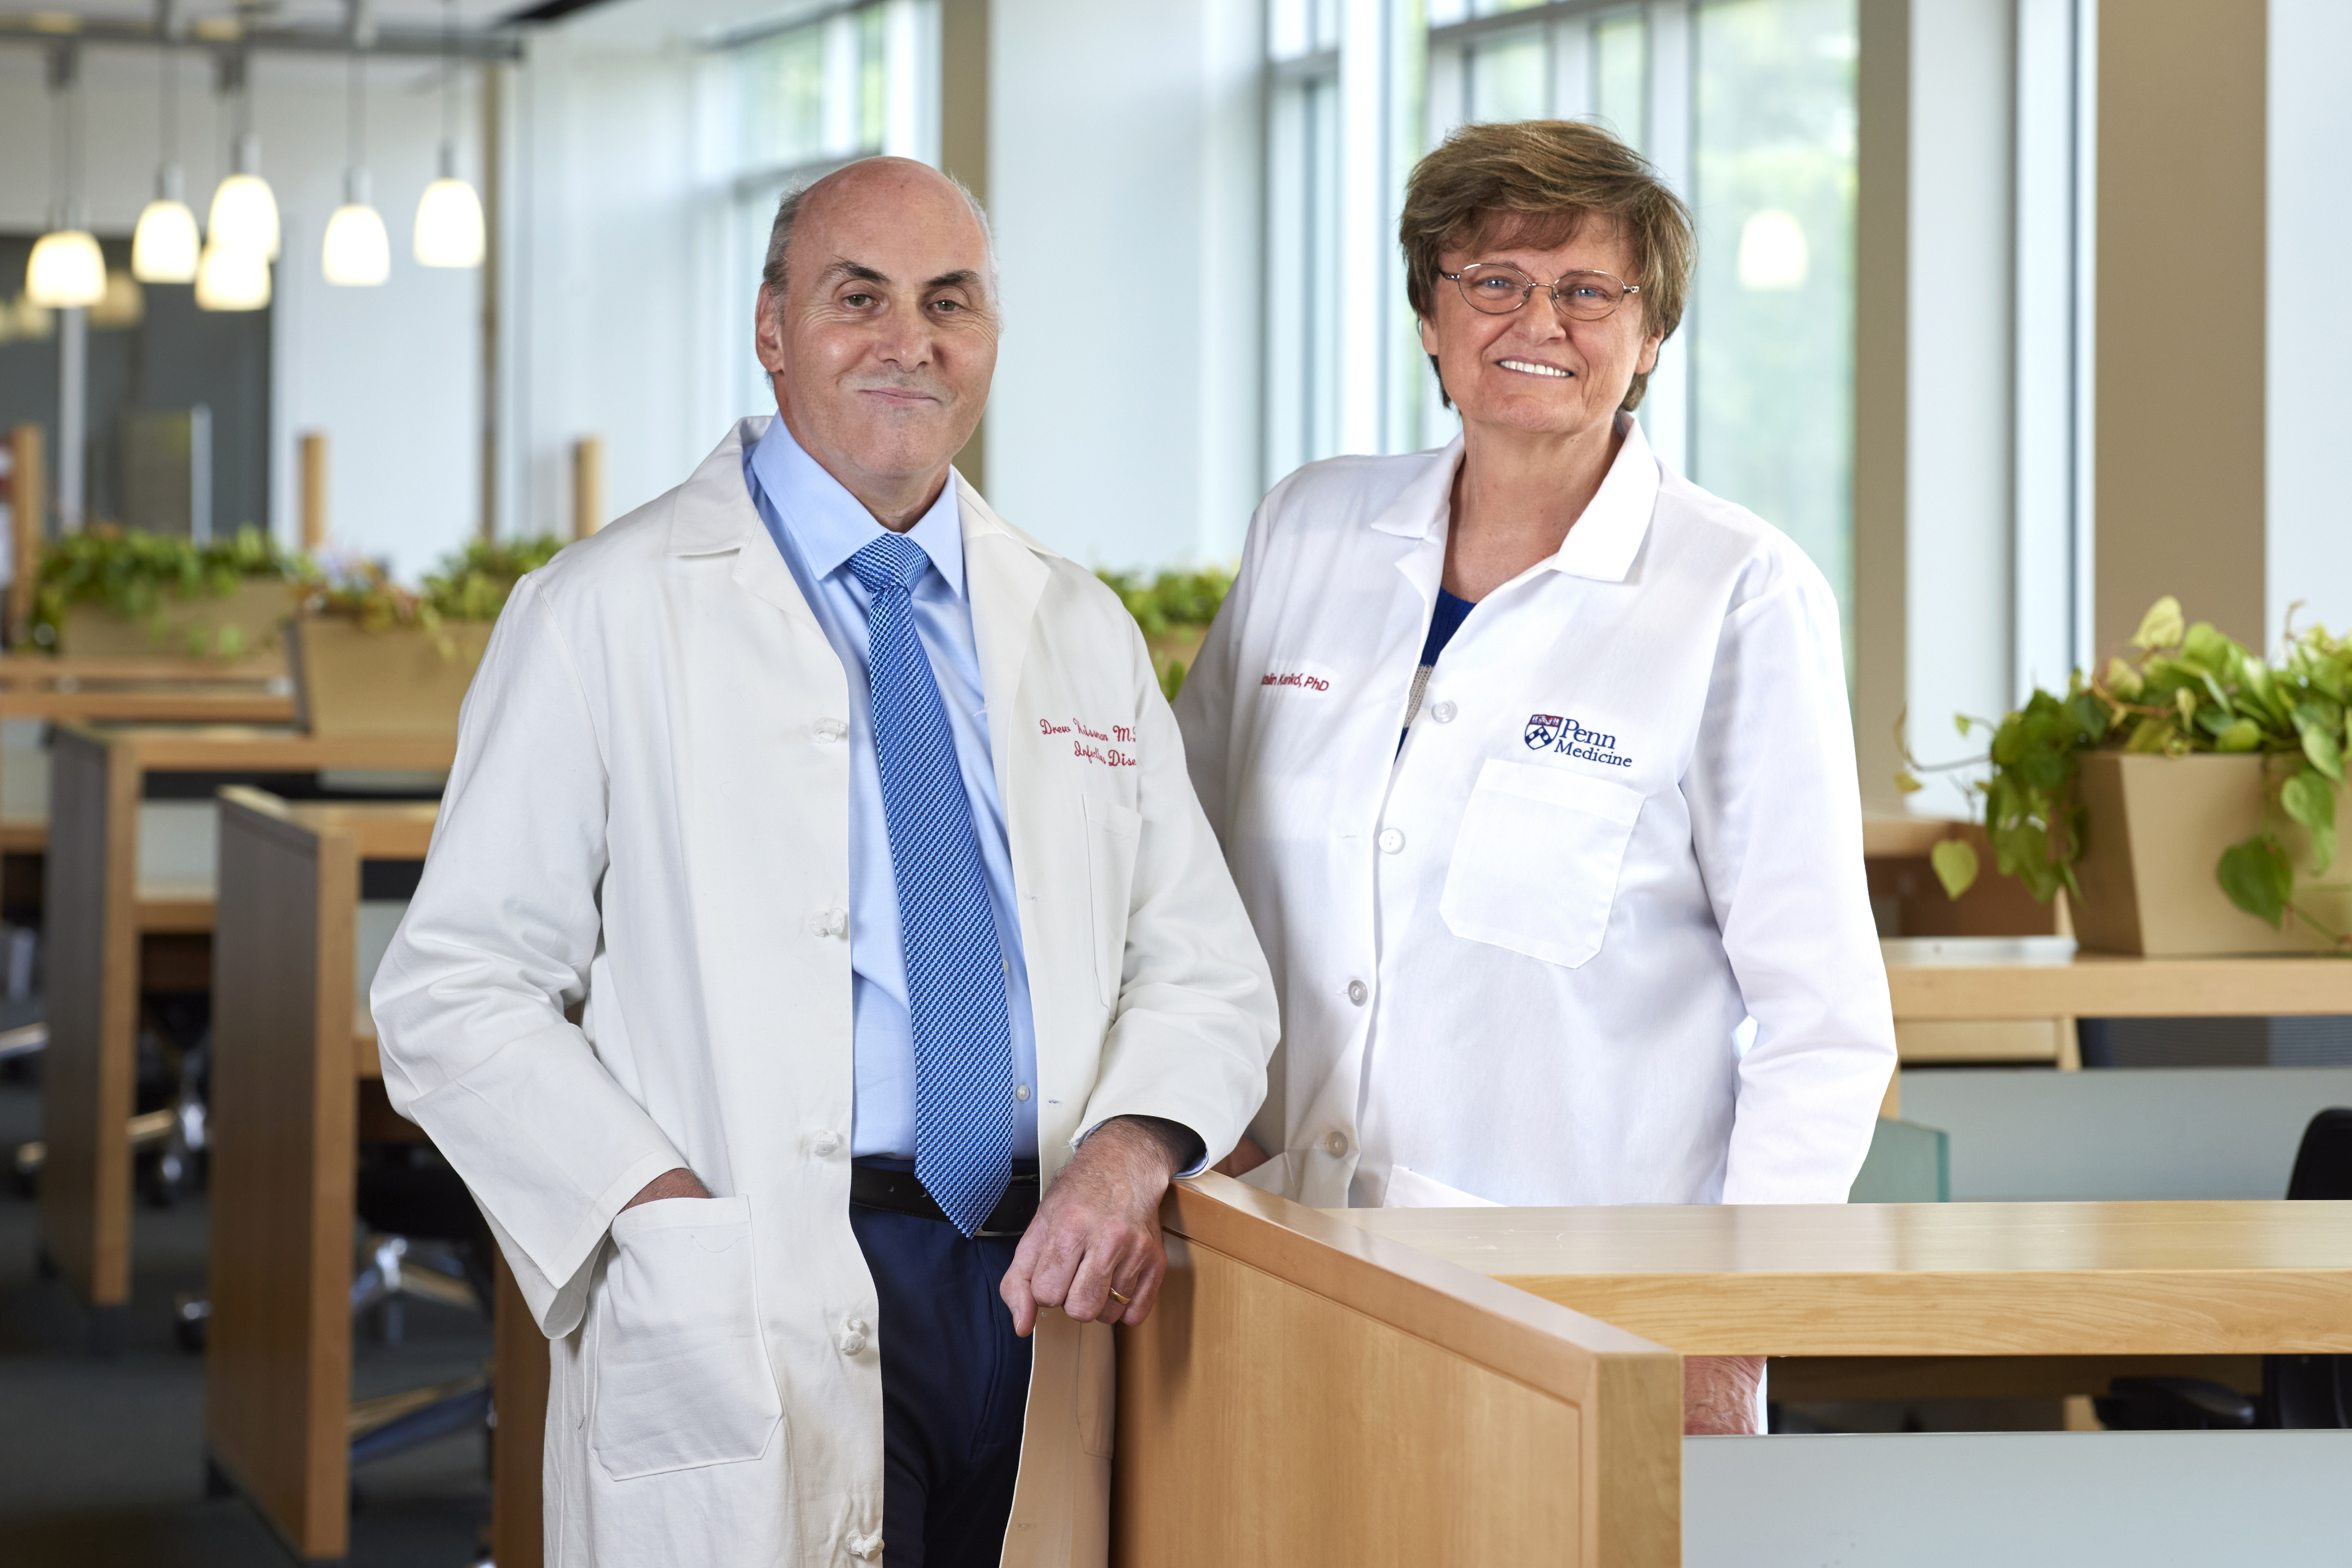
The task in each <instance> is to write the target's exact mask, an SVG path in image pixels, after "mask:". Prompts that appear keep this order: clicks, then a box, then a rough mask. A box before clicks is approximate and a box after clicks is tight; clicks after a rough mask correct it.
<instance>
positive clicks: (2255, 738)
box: [2213, 718, 2263, 751]
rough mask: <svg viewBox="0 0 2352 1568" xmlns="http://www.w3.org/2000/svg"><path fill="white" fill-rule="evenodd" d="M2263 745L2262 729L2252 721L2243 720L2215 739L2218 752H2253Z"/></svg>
mask: <svg viewBox="0 0 2352 1568" xmlns="http://www.w3.org/2000/svg"><path fill="white" fill-rule="evenodd" d="M2262 743H2263V730H2262V727H2261V726H2260V725H2258V724H2256V723H2255V722H2254V721H2253V720H2252V719H2250V718H2242V719H2240V720H2238V721H2237V722H2236V723H2235V724H2232V725H2230V726H2228V727H2226V728H2224V729H2223V730H2222V731H2221V734H2219V735H2217V736H2215V737H2213V749H2214V750H2216V751H2252V750H2253V749H2254V748H2255V747H2258V746H2260V745H2262Z"/></svg>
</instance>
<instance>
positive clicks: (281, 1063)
mask: <svg viewBox="0 0 2352 1568" xmlns="http://www.w3.org/2000/svg"><path fill="white" fill-rule="evenodd" d="M437 811H438V808H437V807H436V806H434V805H431V804H403V805H377V806H344V805H332V806H314V805H289V804H288V803H287V802H285V801H283V800H278V799H277V798H276V797H274V796H270V795H267V794H264V793H262V792H261V791H259V790H256V789H226V790H224V791H223V792H222V802H221V851H220V897H219V905H218V924H217V927H216V929H215V936H214V963H215V981H214V989H213V1041H214V1044H213V1051H214V1056H213V1068H212V1109H213V1118H212V1125H213V1127H214V1129H215V1134H214V1142H213V1153H212V1262H211V1292H212V1316H211V1319H210V1322H209V1323H208V1324H207V1329H206V1335H205V1445H206V1448H207V1452H208V1455H209V1457H210V1458H211V1459H212V1461H213V1463H214V1464H215V1465H216V1466H218V1467H219V1469H221V1471H222V1472H223V1473H225V1474H226V1476H227V1477H228V1478H229V1479H232V1480H234V1481H235V1482H236V1485H237V1486H238V1487H239V1488H240V1489H241V1490H243V1491H244V1492H245V1494H246V1495H247V1497H249V1498H250V1499H251V1500H253V1502H254V1505H255V1506H256V1507H257V1508H259V1509H260V1510H261V1511H262V1512H263V1513H264V1514H266V1515H267V1516H268V1519H269V1521H270V1522H271V1524H272V1525H274V1526H275V1527H276V1528H277V1529H278V1531H279V1532H280V1534H281V1535H282V1536H283V1537H284V1538H285V1539H286V1540H287V1541H288V1542H291V1543H292V1544H293V1545H294V1546H295V1547H296V1548H297V1549H298V1554H299V1556H300V1557H301V1558H302V1559H304V1560H305V1561H310V1560H313V1559H335V1558H341V1557H342V1556H344V1555H345V1554H346V1552H347V1551H348V1549H349V1544H350V1500H351V1465H350V1438H349V1435H348V1423H349V1418H350V1414H351V1407H352V1396H351V1388H352V1307H351V1301H352V1258H353V1255H354V1241H355V1238H354V1228H355V1223H356V1221H355V1218H354V1215H353V1206H354V1203H355V1201H356V1199H355V1197H354V1167H355V1165H356V1162H357V1159H358V1154H359V1137H360V1126H359V1121H360V1111H359V1105H360V1090H361V1085H362V1082H364V1081H366V1080H368V1079H370V1078H380V1077H381V1076H382V1071H381V1069H380V1068H379V1066H378V1065H377V1061H376V1053H375V1030H374V1027H373V1024H372V1023H370V1022H368V1021H367V1016H366V998H364V997H363V996H362V995H360V994H359V986H360V977H359V976H358V973H357V967H358V943H357V913H358V908H359V902H360V885H361V871H360V868H361V865H362V862H383V861H418V860H422V859H423V858H424V856H425V846H426V844H427V843H428V841H430V839H431V837H432V832H433V824H434V821H435V818H436V814H437ZM541 1359H542V1361H543V1360H544V1345H543V1343H542V1347H541Z"/></svg>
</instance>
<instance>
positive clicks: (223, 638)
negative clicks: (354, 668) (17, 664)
mask: <svg viewBox="0 0 2352 1568" xmlns="http://www.w3.org/2000/svg"><path fill="white" fill-rule="evenodd" d="M307 570H308V563H306V562H305V561H304V559H302V558H301V557H300V556H299V555H296V554H293V553H291V552H289V551H287V550H283V549H279V548H278V543H277V541H276V540H275V539H273V538H270V537H269V535H268V534H267V533H265V532H263V531H262V530H261V529H259V528H254V527H252V526H251V525H250V524H248V525H247V526H246V527H244V528H239V529H237V530H236V533H235V534H233V535H231V536H230V537H228V538H225V539H215V540H213V541H212V542H211V543H208V544H202V545H199V544H196V543H194V542H193V541H191V540H188V539H184V538H177V537H176V536H173V535H171V534H154V533H147V532H144V531H141V530H136V529H124V528H115V527H113V526H112V525H110V524H105V523H98V524H93V525H91V526H90V527H89V528H84V529H83V530H81V531H80V532H79V533H72V534H68V535H66V536H65V537H64V538H57V539H51V540H49V541H48V542H47V544H45V545H43V546H42V547H41V563H40V569H39V572H38V575H37V579H36V581H35V587H34V591H33V624H32V629H31V630H32V642H33V645H34V646H35V647H37V648H39V649H41V650H43V651H44V652H47V653H58V652H63V651H67V650H65V648H64V635H65V623H66V618H67V616H68V613H69V612H71V610H72V609H73V607H74V606H76V605H85V604H102V605H104V606H105V607H106V608H107V609H108V610H110V611H111V612H114V613H115V614H116V615H119V616H121V618H122V619H123V620H125V621H133V622H143V623H145V624H146V625H147V626H148V628H149V630H150V632H151V633H152V635H154V636H155V637H156V639H157V640H158V641H160V640H161V639H162V638H163V636H164V635H165V634H166V632H167V630H168V618H169V612H170V611H171V610H172V609H173V607H174V606H175V605H184V604H188V603H191V602H194V601H198V600H202V599H207V598H209V599H226V598H227V597H228V596H229V595H230V594H233V593H235V592H236V591H237V588H238V587H239V586H240V585H241V584H243V583H245V582H247V581H249V580H255V579H261V580H273V581H284V582H289V583H292V582H295V581H298V580H300V579H301V578H302V577H303V576H304V575H305V573H306V571H307ZM291 607H292V605H291V594H290V591H289V609H290V608H291ZM188 635H189V638H190V641H191V645H190V646H189V647H188V648H187V649H185V650H184V652H187V653H192V654H194V655H198V656H203V655H206V654H210V655H214V656H216V657H220V658H228V659H233V658H236V657H237V656H238V655H239V654H242V653H246V652H247V648H246V646H245V633H244V631H243V629H242V628H240V627H238V626H236V625H233V624H232V625H223V626H220V627H218V628H216V629H215V628H203V627H195V628H191V629H190V630H189V633H188ZM175 651H178V650H175Z"/></svg>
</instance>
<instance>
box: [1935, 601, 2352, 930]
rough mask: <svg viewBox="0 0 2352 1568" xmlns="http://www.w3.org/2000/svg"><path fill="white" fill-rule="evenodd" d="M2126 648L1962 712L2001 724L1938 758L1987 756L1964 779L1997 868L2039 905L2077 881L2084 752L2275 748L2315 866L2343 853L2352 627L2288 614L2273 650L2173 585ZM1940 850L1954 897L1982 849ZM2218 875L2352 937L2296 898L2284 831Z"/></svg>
mask: <svg viewBox="0 0 2352 1568" xmlns="http://www.w3.org/2000/svg"><path fill="white" fill-rule="evenodd" d="M2132 647H2133V649H2134V650H2135V656H2134V657H2132V658H2130V659H2123V658H2116V659H2112V660H2110V661H2108V664H2107V667H2106V671H2105V674H2102V675H2100V676H2098V677H2096V678H2095V679H2090V680H2085V679H2084V676H2083V674H2082V673H2081V672H2080V671H2077V672H2075V674H2074V677H2073V679H2072V680H2071V681H2070V682H2069V683H2068V686H2067V690H2066V692H2065V694H2064V695H2058V694H2056V693H2053V692H2047V691H2037V692H2035V693H2034V694H2033V695H2032V698H2031V699H2030V700H2029V701H2028V702H2027V703H2026V705H2025V706H2023V707H2022V708H2020V709H2018V710H2017V711H2016V712H2014V713H2011V714H2010V715H2009V716H2006V717H2005V718H2003V719H2001V720H2000V723H1998V724H1995V723H1993V722H1992V721H1991V720H1990V719H1981V718H1971V717H1969V716H1967V715H1965V714H1963V715H1960V716H1958V717H1957V718H1956V719H1955V721H1954V722H1955V724H1956V725H1957V726H1958V729H1959V732H1960V733H1961V734H1962V735H1963V736H1967V735H1972V734H1975V733H1977V732H1979V731H1983V732H1986V733H1989V734H1990V736H1991V737H1992V744H1991V747H1990V750H1989V752H1988V754H1987V755H1986V756H1985V757H1983V758H1970V759H1969V760H1968V761H1964V762H1958V763H1948V764H1944V765H1942V767H1943V768H1967V767H1975V766H1982V765H1984V764H1986V763H1990V768H1991V772H1990V777H1988V778H1986V779H1980V780H1978V781H1976V782H1973V783H1971V784H1969V786H1968V787H1967V788H1968V789H1969V792H1970V794H1971V795H1972V796H1981V797H1982V800H1983V810H1984V824H1985V831H1986V834H1987V836H1988V837H1989V838H1990V840H1991V841H1992V848H1993V855H1994V860H1995V863H1996V865H1997V866H1998V868H1999V870H2000V873H2002V874H2003V875H2005V876H2013V877H2015V878H2017V879H2018V880H2019V881H2021V882H2022V883H2025V885H2026V888H2027V890H2028V891H2029V892H2031V893H2032V894H2033V896H2034V897H2035V898H2037V899H2040V900H2041V901H2042V902H2043V903H2045V904H2046V903H2048V902H2049V901H2050V899H2051V897H2052V895H2053V894H2055V893H2056V892H2057V891H2058V889H2059V888H2060V887H2062V886H2063V887H2064V888H2066V889H2067V890H2068V891H2069V892H2071V893H2074V894H2076V895H2078V896H2079V895H2080V894H2081V892H2082V889H2081V888H2080V887H2079V886H2077V885H2076V883H2075V881H2074V862H2076V861H2077V860H2078V859H2080V858H2081V855H2082V849H2083V833H2084V808H2083V804H2082V800H2081V796H2080V792H2079V788H2078V781H2079V779H2080V777H2081V774H2082V757H2083V754H2084V752H2086V751H2120V752H2124V753H2127V754H2135V755H2141V756H2158V757H2187V756H2190V755H2193V754H2197V753H2219V754H2235V755H2242V754H2250V753H2252V754H2260V755H2263V756H2264V757H2269V758H2277V759H2278V761H2277V762H2276V763H2275V764H2274V766H2273V778H2274V779H2275V780H2276V788H2277V790H2278V804H2279V808H2280V810H2282V811H2284V813H2285V815H2286V816H2287V817H2288V818H2289V819H2290V820H2291V821H2294V822H2296V823H2298V824H2300V825H2301V826H2302V827H2303V828H2304V829H2305V831H2307V832H2308V833H2309V835H2310V841H2311V869H2312V871H2313V872H2314V873H2324V872H2326V870H2327V868H2328V866H2329V865H2330V864H2331V863H2332V862H2334V860H2335V858H2336V789H2337V788H2338V787H2339V786H2341V785H2342V784H2343V782H2344V765H2345V754H2346V750H2347V747H2346V712H2347V705H2348V704H2352V637H2334V636H2330V635H2329V634H2328V633H2327V632H2326V630H2325V629H2324V628H2321V627H2317V626H2314V627H2311V628H2309V629H2307V630H2305V631H2304V632H2299V633H2298V632H2294V630H2293V626H2292V617H2291V616H2290V625H2289V628H2288V633H2287V638H2286V643H2285V648H2284V652H2283V653H2281V655H2280V657H2279V659H2278V660H2277V662H2276V663H2274V664H2273V663H2270V662H2267V661H2265V660H2264V659H2263V657H2262V656H2261V655H2260V654H2258V653H2253V652H2252V651H2251V650H2250V649H2248V648H2247V647H2245V645H2244V644H2242V643H2237V642H2234V641H2232V640H2231V639H2230V638H2228V637H2225V636H2223V635H2222V634H2221V632H2217V631H2216V630H2214V628H2213V626H2212V625H2211V623H2210V622H2203V621H2200V622H2196V623H2195V624H2193V625H2188V624H2184V623H2183V617H2182V615H2181V610H2180V601H2179V600H2177V599H2175V598H2173V597H2171V596H2170V595H2169V594H2168V595H2166V596H2165V597H2164V598H2162V599H2159V600H2158V601H2156V603H2155V604H2154V605H2153V606H2152V607H2151V608H2150V609H2149V610H2148V612H2147V615H2146V616H2145V617H2143V618H2142V620H2141V622H2140V626H2139V631H2138V632H2137V633H2136V634H2135V635H2134V636H2133V638H2132ZM1906 762H1910V764H1911V765H1910V767H1909V768H1906V770H1905V771H1904V772H1903V773H1901V774H1899V775H1897V777H1896V779H1895V783H1896V785H1897V786H1898V787H1899V788H1901V789H1904V790H1906V792H1907V791H1910V790H1915V789H1919V788H1920V787H1921V786H1920V783H1919V780H1918V778H1917V776H1916V771H1915V769H1917V768H1918V764H1916V762H1912V761H1911V759H1910V758H1909V757H1908V754H1907V751H1906ZM1936 850H1937V852H1936V855H1935V868H1936V873H1937V877H1938V878H1939V879H1940V880H1941V881H1942V882H1943V883H1944V888H1945V891H1946V892H1947V893H1948V894H1950V896H1952V897H1953V898H1958V897H1959V896H1960V894H1963V893H1965V892H1967V891H1968V889H1969V886H1970V885H1971V884H1972V883H1974V882H1975V881H1976V877H1977V872H1978V866H1977V857H1976V853H1975V852H1974V851H1973V850H1971V849H1970V848H1969V846H1968V845H1967V844H1966V843H1964V842H1961V841H1957V840H1955V841H1948V842H1946V843H1942V844H1938V845H1937V846H1936ZM2214 874H2215V876H2216V878H2217V879H2218V880H2219V881H2220V883H2221V889H2222V891H2223V892H2224V893H2226V894H2229V896H2230V900H2231V902H2232V903H2233V904H2237V906H2238V907H2239V908H2241V909H2243V910H2244V911H2246V912H2247V913H2248V914H2250V915H2257V916H2259V917H2260V918H2262V919H2263V920H2266V921H2268V922H2269V923H2270V924H2271V925H2273V926H2277V925H2281V924H2282V923H2283V922H2284V918H2285V915H2286V912H2287V911H2288V910H2290V909H2292V910H2294V912H2295V914H2296V915H2297V916H2298V917H2299V918H2301V919H2302V920H2303V921H2304V923H2305V924H2306V925H2310V926H2311V927H2312V928H2313V929H2314V930H2315V931H2318V932H2320V933H2321V934H2322V935H2324V936H2327V937H2328V938H2329V939H2330V940H2332V941H2335V942H2336V943H2337V944H2338V945H2339V946H2352V936H2347V935H2346V934H2344V933H2339V932H2336V931H2332V930H2329V929H2328V928H2327V927H2326V925H2322V924H2321V923H2319V922H2317V921H2315V920H2313V919H2312V917H2311V915H2310V912H2309V911H2308V910H2306V909H2305V908H2304V907H2302V906H2301V905H2299V904H2296V903H2295V902H2294V881H2295V867H2294V858H2293V857H2292V856H2291V855H2290V854H2289V852H2288V851H2287V848H2286V846H2285V845H2284V843H2282V842H2281V841H2280V840H2279V838H2278V836H2277V835H2276V834H2275V833H2271V832H2263V833H2258V834H2256V835H2255V836H2254V837H2252V838H2251V839H2248V840H2246V841H2244V842H2242V843H2238V844H2233V845H2231V847H2230V849H2229V850H2228V851H2227V852H2224V853H2223V855H2222V856H2221V862H2220V864H2219V865H2217V866H2216V867H2215V868H2214Z"/></svg>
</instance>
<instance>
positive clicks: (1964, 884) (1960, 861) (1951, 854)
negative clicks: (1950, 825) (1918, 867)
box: [1927, 839, 1977, 900]
mask: <svg viewBox="0 0 2352 1568" xmlns="http://www.w3.org/2000/svg"><path fill="white" fill-rule="evenodd" d="M1927 862H1928V863H1929V864H1930V865H1932V866H1934V867H1935V868H1936V880H1937V882H1940V883H1943V884H1944V896H1945V897H1947V898H1950V899H1954V900H1957V899H1958V897H1959V896H1960V894H1964V893H1966V892H1968V890H1969V888H1970V887H1973V886H1974V885H1975V884H1976V880H1977V852H1976V846H1975V845H1973V844H1971V843H1969V841H1968V840H1966V839H1944V840H1942V841H1938V842H1937V845H1936V847H1935V848H1934V849H1932V850H1929V851H1928V852H1927Z"/></svg>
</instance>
